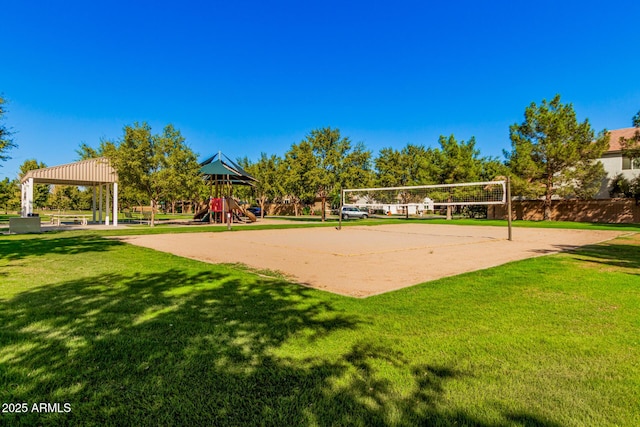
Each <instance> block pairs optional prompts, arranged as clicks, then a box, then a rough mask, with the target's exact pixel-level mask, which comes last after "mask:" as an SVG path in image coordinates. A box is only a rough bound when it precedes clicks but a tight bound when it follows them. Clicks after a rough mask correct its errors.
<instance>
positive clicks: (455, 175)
mask: <svg viewBox="0 0 640 427" xmlns="http://www.w3.org/2000/svg"><path fill="white" fill-rule="evenodd" d="M439 143H440V149H439V150H436V153H437V155H436V156H435V157H436V159H437V160H436V164H437V166H438V170H437V173H438V179H437V180H438V183H439V184H455V183H461V182H472V181H478V180H480V177H481V175H482V169H483V168H482V166H483V160H482V159H481V158H480V157H478V156H479V155H480V151H479V150H477V149H476V140H475V138H474V137H471V139H469V141H467V142H465V141H460V142H458V141H457V140H456V138H455V136H453V135H450V136H449V137H448V138H447V137H445V136H443V135H441V136H440V139H439Z"/></svg>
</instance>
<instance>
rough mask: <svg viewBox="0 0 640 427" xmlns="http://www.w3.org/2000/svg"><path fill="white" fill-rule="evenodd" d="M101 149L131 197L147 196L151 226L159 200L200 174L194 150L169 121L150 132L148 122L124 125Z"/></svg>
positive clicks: (164, 198)
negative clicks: (158, 131)
mask: <svg viewBox="0 0 640 427" xmlns="http://www.w3.org/2000/svg"><path fill="white" fill-rule="evenodd" d="M102 153H104V155H106V156H107V157H108V158H109V159H110V160H111V163H112V165H113V167H114V168H115V169H116V171H117V172H118V179H119V181H120V183H121V184H122V186H123V187H125V188H128V190H129V192H130V194H131V197H138V198H140V199H142V198H146V199H147V200H149V202H150V203H151V208H152V213H151V221H150V225H152V226H153V224H154V221H155V211H156V209H157V207H158V206H159V203H160V202H161V201H165V200H166V199H167V198H168V197H170V196H172V195H175V194H176V192H178V189H179V188H181V187H182V188H186V187H189V186H190V183H191V182H192V181H195V179H194V176H198V175H199V165H198V162H197V160H196V156H195V154H194V153H193V152H192V151H191V149H189V148H188V147H187V146H186V145H185V144H184V138H183V137H182V135H181V134H180V131H178V130H176V129H174V127H173V126H172V125H170V124H169V125H167V126H165V128H164V130H163V132H162V133H161V134H158V135H153V134H152V133H151V127H150V126H149V125H148V124H147V123H142V124H139V123H134V125H133V126H125V128H124V136H123V137H122V139H121V140H120V141H119V142H118V143H111V142H108V141H105V142H103V144H102Z"/></svg>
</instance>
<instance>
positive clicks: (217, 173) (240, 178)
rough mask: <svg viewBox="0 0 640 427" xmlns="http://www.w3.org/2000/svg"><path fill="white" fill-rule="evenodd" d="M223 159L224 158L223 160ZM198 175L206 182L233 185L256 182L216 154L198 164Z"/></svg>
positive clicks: (220, 154) (226, 158)
mask: <svg viewBox="0 0 640 427" xmlns="http://www.w3.org/2000/svg"><path fill="white" fill-rule="evenodd" d="M223 157H224V158H223ZM200 166H201V167H200V173H201V174H202V175H205V176H206V177H207V179H208V180H211V181H217V182H226V183H228V182H230V183H231V184H234V185H252V186H253V185H255V184H254V183H255V182H256V181H257V179H255V178H254V177H252V176H251V175H249V173H247V171H245V170H244V169H242V168H241V167H240V166H239V165H238V164H237V163H235V162H234V161H233V160H231V159H230V158H228V157H227V156H225V155H224V154H222V153H221V152H218V153H217V154H214V155H213V156H211V157H209V158H208V159H206V160H205V161H203V162H202V163H200Z"/></svg>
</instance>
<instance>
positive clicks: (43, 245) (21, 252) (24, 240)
mask: <svg viewBox="0 0 640 427" xmlns="http://www.w3.org/2000/svg"><path fill="white" fill-rule="evenodd" d="M12 237H13V236H12ZM121 244H122V243H120V242H118V241H116V240H108V239H102V238H100V237H98V236H94V235H87V234H84V235H80V236H67V237H53V236H42V235H38V236H24V235H22V236H19V237H18V238H10V239H0V260H2V259H4V260H7V261H16V260H20V259H23V258H25V257H28V256H43V255H48V254H60V255H73V254H78V253H84V252H104V251H108V250H109V249H110V248H113V247H114V246H117V245H121Z"/></svg>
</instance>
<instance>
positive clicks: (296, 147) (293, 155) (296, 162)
mask: <svg viewBox="0 0 640 427" xmlns="http://www.w3.org/2000/svg"><path fill="white" fill-rule="evenodd" d="M314 168H315V158H314V155H313V149H312V147H311V144H310V143H309V142H308V141H306V140H305V141H302V142H300V143H298V144H293V145H292V146H291V148H290V149H289V151H287V152H286V153H285V157H284V161H283V162H282V164H281V166H280V176H281V177H282V187H283V192H284V195H285V196H286V197H288V198H289V200H290V201H291V202H293V210H294V214H295V215H296V216H298V214H299V212H300V207H301V205H302V204H310V203H313V201H314V200H315V197H316V191H315V189H314V183H313V180H312V176H311V175H312V173H313V172H312V171H313V169H314Z"/></svg>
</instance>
